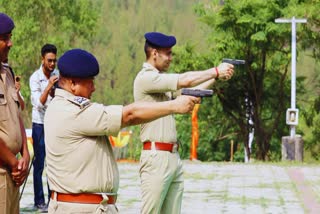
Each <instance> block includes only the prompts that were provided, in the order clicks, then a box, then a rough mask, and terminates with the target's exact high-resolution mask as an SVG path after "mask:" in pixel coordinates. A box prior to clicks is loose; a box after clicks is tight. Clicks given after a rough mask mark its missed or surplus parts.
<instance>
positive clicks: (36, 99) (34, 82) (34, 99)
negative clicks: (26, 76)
mask: <svg viewBox="0 0 320 214" xmlns="http://www.w3.org/2000/svg"><path fill="white" fill-rule="evenodd" d="M29 85H30V90H31V104H32V106H34V107H36V108H37V109H44V108H45V106H44V105H42V103H41V102H40V96H41V85H40V81H39V79H38V77H37V75H35V74H33V75H32V76H31V77H30V82H29Z"/></svg>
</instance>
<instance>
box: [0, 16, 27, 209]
mask: <svg viewBox="0 0 320 214" xmlns="http://www.w3.org/2000/svg"><path fill="white" fill-rule="evenodd" d="M13 28H14V22H13V20H12V19H11V18H10V17H9V16H8V15H6V14H4V13H0V61H1V62H3V61H4V60H5V59H7V58H8V54H9V51H10V48H11V47H12V41H11V36H12V33H11V32H12V30H13ZM0 74H1V75H0V213H4V214H18V213H19V186H20V185H21V184H23V182H24V180H25V179H26V177H27V175H28V165H29V160H30V157H29V152H28V147H27V137H26V133H25V129H24V125H23V122H22V118H21V115H20V110H19V100H18V97H17V92H16V88H15V83H14V79H13V75H12V73H11V72H10V70H9V69H8V68H7V67H4V66H3V65H2V64H1V63H0ZM19 152H20V154H21V158H20V159H17V155H18V153H19Z"/></svg>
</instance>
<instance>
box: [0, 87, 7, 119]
mask: <svg viewBox="0 0 320 214" xmlns="http://www.w3.org/2000/svg"><path fill="white" fill-rule="evenodd" d="M7 119H8V114H7V99H6V96H5V95H4V92H3V91H2V89H1V88H0V121H4V120H7Z"/></svg>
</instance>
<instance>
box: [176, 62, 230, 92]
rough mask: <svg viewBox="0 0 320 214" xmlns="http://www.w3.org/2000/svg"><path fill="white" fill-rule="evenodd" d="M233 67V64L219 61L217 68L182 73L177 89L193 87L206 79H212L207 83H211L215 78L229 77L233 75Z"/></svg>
mask: <svg viewBox="0 0 320 214" xmlns="http://www.w3.org/2000/svg"><path fill="white" fill-rule="evenodd" d="M233 68H234V66H233V65H232V64H229V63H221V64H220V65H219V66H218V67H217V68H210V69H207V70H203V71H188V72H185V73H182V74H180V76H179V81H178V89H180V88H190V87H195V86H198V85H200V84H202V83H205V82H206V81H208V80H212V82H211V81H209V82H208V83H209V84H212V83H213V82H214V79H215V78H219V79H230V78H231V77H232V75H233ZM202 87H208V85H206V84H205V85H204V86H202ZM202 89H204V88H202Z"/></svg>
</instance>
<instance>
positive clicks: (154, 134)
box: [133, 63, 179, 142]
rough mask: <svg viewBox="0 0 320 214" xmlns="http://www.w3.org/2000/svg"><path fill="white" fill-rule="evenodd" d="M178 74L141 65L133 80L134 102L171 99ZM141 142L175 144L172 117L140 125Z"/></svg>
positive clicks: (144, 64) (174, 127)
mask: <svg viewBox="0 0 320 214" xmlns="http://www.w3.org/2000/svg"><path fill="white" fill-rule="evenodd" d="M178 79H179V74H167V73H160V72H159V71H158V70H157V69H156V68H154V67H153V66H152V65H150V64H149V63H143V67H142V70H141V71H140V72H139V73H138V75H137V76H136V78H135V80H134V87H133V93H134V100H135V101H149V102H161V101H168V100H171V99H172V98H173V93H172V92H176V90H177V86H178ZM140 138H141V141H142V142H145V141H156V142H177V131H176V123H175V119H174V115H168V116H165V117H161V118H159V119H157V120H154V121H152V122H149V123H145V124H142V125H141V132H140Z"/></svg>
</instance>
